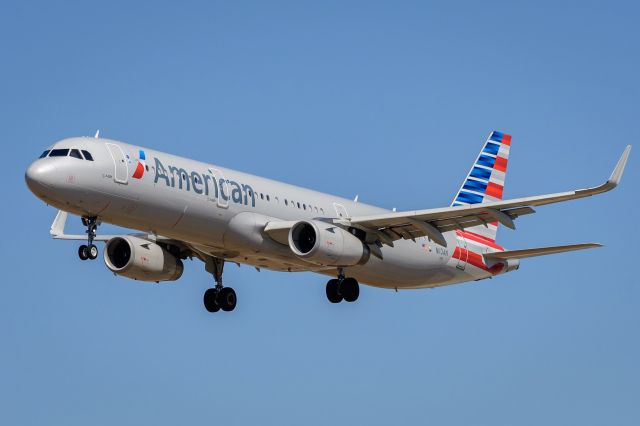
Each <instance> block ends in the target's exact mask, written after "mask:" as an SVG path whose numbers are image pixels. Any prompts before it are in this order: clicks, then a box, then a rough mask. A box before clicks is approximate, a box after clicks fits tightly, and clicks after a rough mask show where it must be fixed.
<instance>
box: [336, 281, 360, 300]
mask: <svg viewBox="0 0 640 426" xmlns="http://www.w3.org/2000/svg"><path fill="white" fill-rule="evenodd" d="M340 293H342V297H344V300H346V301H347V302H355V301H356V300H358V296H360V286H359V285H358V281H356V279H355V278H345V279H344V280H343V281H342V283H341V284H340Z"/></svg>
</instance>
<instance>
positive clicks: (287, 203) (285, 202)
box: [284, 198, 289, 206]
mask: <svg viewBox="0 0 640 426" xmlns="http://www.w3.org/2000/svg"><path fill="white" fill-rule="evenodd" d="M284 205H285V206H288V205H289V202H288V201H287V199H286V198H285V199H284Z"/></svg>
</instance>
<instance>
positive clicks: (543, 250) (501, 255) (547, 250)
mask: <svg viewBox="0 0 640 426" xmlns="http://www.w3.org/2000/svg"><path fill="white" fill-rule="evenodd" d="M596 247H602V244H598V243H586V244H570V245H567V246H552V247H538V248H530V249H523V250H507V251H499V252H496V253H487V254H485V255H484V258H485V259H486V260H488V261H489V260H492V261H497V260H506V259H524V258H526V257H535V256H544V255H546V254H555V253H564V252H565V251H574V250H584V249H589V248H596Z"/></svg>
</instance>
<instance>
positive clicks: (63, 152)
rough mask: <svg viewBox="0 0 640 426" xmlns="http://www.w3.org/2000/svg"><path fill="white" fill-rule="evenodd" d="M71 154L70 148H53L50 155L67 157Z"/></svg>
mask: <svg viewBox="0 0 640 426" xmlns="http://www.w3.org/2000/svg"><path fill="white" fill-rule="evenodd" d="M67 155H69V150H68V149H52V150H51V154H49V157H66V156H67Z"/></svg>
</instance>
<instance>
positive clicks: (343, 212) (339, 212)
mask: <svg viewBox="0 0 640 426" xmlns="http://www.w3.org/2000/svg"><path fill="white" fill-rule="evenodd" d="M333 208H334V209H335V210H336V216H337V217H338V219H346V218H348V217H349V213H347V209H346V208H345V207H344V206H343V205H342V204H338V203H333Z"/></svg>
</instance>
